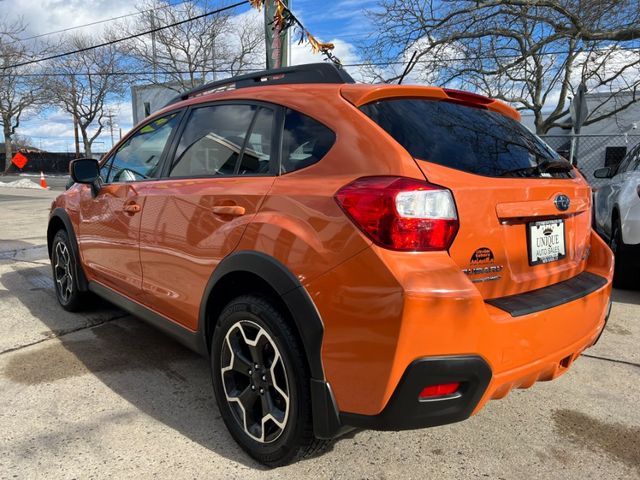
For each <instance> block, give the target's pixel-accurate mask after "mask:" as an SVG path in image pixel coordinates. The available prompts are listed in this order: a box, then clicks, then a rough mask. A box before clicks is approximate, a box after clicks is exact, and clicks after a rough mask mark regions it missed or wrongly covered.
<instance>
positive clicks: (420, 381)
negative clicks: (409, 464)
mask: <svg viewBox="0 0 640 480" xmlns="http://www.w3.org/2000/svg"><path fill="white" fill-rule="evenodd" d="M490 380H491V368H490V367H489V365H488V364H487V362H485V361H484V360H483V359H482V358H481V357H478V356H473V355H468V356H452V357H435V358H420V359H418V360H415V361H413V362H412V363H411V365H409V366H408V367H407V370H406V371H405V372H404V375H403V376H402V379H401V380H400V383H398V387H397V388H396V390H395V392H394V393H393V395H392V396H391V398H390V399H389V402H387V405H386V406H385V408H384V410H382V412H380V413H379V414H377V415H358V414H353V413H342V414H341V415H340V421H341V422H342V424H343V425H349V426H353V427H359V428H369V429H372V430H409V429H415V428H424V427H434V426H437V425H444V424H447V423H454V422H459V421H461V420H464V419H466V418H468V417H469V416H470V415H471V413H472V412H473V410H474V409H475V407H476V405H477V404H478V402H479V401H480V399H481V398H482V396H483V395H484V392H485V390H486V389H487V386H488V385H489V382H490ZM425 381H428V382H429V383H431V384H434V385H435V384H441V383H449V382H460V383H461V387H460V390H459V392H458V394H457V395H456V396H452V397H441V398H435V399H430V400H427V401H424V400H423V401H420V400H419V399H418V396H419V394H420V392H421V391H422V389H423V388H424V387H425Z"/></svg>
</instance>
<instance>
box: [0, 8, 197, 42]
mask: <svg viewBox="0 0 640 480" xmlns="http://www.w3.org/2000/svg"><path fill="white" fill-rule="evenodd" d="M191 1H192V0H184V1H182V2H178V3H174V4H169V5H162V6H160V7H155V8H148V9H147V10H140V11H138V12H131V13H126V14H124V15H120V16H118V17H111V18H105V19H103V20H96V21H95V22H91V23H85V24H84V25H76V26H75V27H68V28H63V29H61V30H54V31H52V32H46V33H40V34H38V35H33V36H31V37H26V38H18V39H17V40H14V41H12V42H8V43H7V45H12V44H14V43H22V42H27V41H29V40H35V39H37V38H42V37H48V36H49V35H55V34H57V33H65V32H70V31H72V30H78V29H80V28H85V27H93V26H94V25H100V24H102V23H108V22H113V21H115V20H121V19H123V18H128V17H134V16H136V15H142V14H143V13H149V12H153V11H156V10H163V9H165V8H171V7H177V6H179V5H182V4H185V3H189V2H191Z"/></svg>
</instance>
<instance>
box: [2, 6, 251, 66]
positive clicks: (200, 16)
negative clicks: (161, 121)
mask: <svg viewBox="0 0 640 480" xmlns="http://www.w3.org/2000/svg"><path fill="white" fill-rule="evenodd" d="M246 3H248V0H243V1H241V2H236V3H234V4H232V5H227V6H226V7H221V8H218V9H217V10H212V11H210V12H205V13H203V14H201V15H196V16H195V17H189V18H186V19H184V20H180V21H179V22H174V23H170V24H169V25H163V26H162V27H156V28H153V29H151V30H146V31H144V32H141V33H136V34H133V35H128V36H126V37H121V38H117V39H115V40H110V41H108V42H104V43H100V44H97V45H92V46H90V47H85V48H79V49H77V50H73V51H71V52H65V53H58V54H56V55H50V56H48V57H43V58H38V59H36V60H30V61H28V62H21V63H16V64H14V65H8V66H5V67H2V68H1V69H0V70H8V69H10V68H17V67H24V66H26V65H33V64H35V63H40V62H45V61H47V60H54V59H56V58H62V57H66V56H69V55H75V54H77V53H82V52H87V51H89V50H95V49H96V48H102V47H108V46H110V45H114V44H116V43H120V42H124V41H126V40H132V39H134V38H138V37H142V36H144V35H149V34H151V33H155V32H159V31H161V30H166V29H167V28H171V27H177V26H178V25H183V24H185V23H188V22H193V21H195V20H199V19H201V18H205V17H209V16H211V15H215V14H217V13H222V12H225V11H227V10H232V9H234V8H237V7H240V6H242V5H245V4H246Z"/></svg>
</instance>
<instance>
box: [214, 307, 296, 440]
mask: <svg viewBox="0 0 640 480" xmlns="http://www.w3.org/2000/svg"><path fill="white" fill-rule="evenodd" d="M220 356H221V358H220V360H221V362H220V365H221V375H222V385H223V388H224V393H225V396H226V399H227V402H228V404H229V407H230V408H231V411H232V413H233V416H234V418H235V419H236V421H237V422H238V423H239V425H240V426H241V427H242V429H243V430H244V432H245V433H246V434H247V435H249V436H250V437H251V438H252V439H253V440H255V441H257V442H260V443H271V442H273V441H275V440H276V439H278V438H279V437H280V435H281V434H282V432H283V431H284V429H285V427H286V425H287V420H288V418H289V404H290V402H289V395H290V393H289V381H288V378H287V370H286V367H285V364H284V361H283V359H282V355H281V354H280V351H279V350H278V347H277V345H276V343H275V342H274V341H273V339H272V338H271V336H270V335H269V333H268V332H267V331H266V330H265V329H264V328H263V327H261V326H260V325H258V324H257V323H255V322H252V321H250V320H240V321H238V322H236V323H235V324H233V325H232V326H231V328H229V330H228V331H227V334H226V336H225V339H224V343H223V346H222V350H221V353H220Z"/></svg>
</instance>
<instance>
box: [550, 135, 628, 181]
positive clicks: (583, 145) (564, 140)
mask: <svg viewBox="0 0 640 480" xmlns="http://www.w3.org/2000/svg"><path fill="white" fill-rule="evenodd" d="M541 138H542V139H543V140H544V141H545V142H547V144H548V145H549V146H550V147H551V148H553V149H554V150H555V151H556V152H558V153H559V154H560V155H562V156H563V157H565V158H569V155H570V153H569V152H570V151H571V141H572V138H575V145H574V154H573V159H574V161H575V162H576V163H577V166H578V169H579V170H580V172H581V173H582V175H584V177H585V178H586V179H587V181H588V182H589V183H590V184H591V186H592V187H598V186H600V185H602V184H603V183H605V182H606V181H607V180H606V179H601V178H595V177H594V176H593V172H594V171H595V170H597V169H598V168H600V167H609V166H613V165H617V164H618V163H620V161H621V160H622V159H623V158H624V156H625V155H626V154H627V153H628V152H630V151H631V149H633V147H635V146H636V145H638V144H640V135H571V134H567V135H542V136H541Z"/></svg>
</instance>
